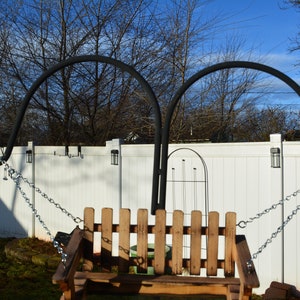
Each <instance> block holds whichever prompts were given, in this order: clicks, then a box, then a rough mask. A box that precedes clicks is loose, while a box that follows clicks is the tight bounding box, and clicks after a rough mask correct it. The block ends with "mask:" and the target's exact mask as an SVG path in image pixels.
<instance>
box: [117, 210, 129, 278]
mask: <svg viewBox="0 0 300 300" xmlns="http://www.w3.org/2000/svg"><path fill="white" fill-rule="evenodd" d="M119 222H120V231H119V272H121V273H126V272H128V271H129V254H130V210H129V209H125V208H122V209H120V221H119Z"/></svg>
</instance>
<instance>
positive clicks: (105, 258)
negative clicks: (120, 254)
mask: <svg viewBox="0 0 300 300" xmlns="http://www.w3.org/2000/svg"><path fill="white" fill-rule="evenodd" d="M112 221H113V210H112V209H111V208H103V209H102V232H101V265H102V267H103V268H104V269H107V270H109V271H111V257H112Z"/></svg>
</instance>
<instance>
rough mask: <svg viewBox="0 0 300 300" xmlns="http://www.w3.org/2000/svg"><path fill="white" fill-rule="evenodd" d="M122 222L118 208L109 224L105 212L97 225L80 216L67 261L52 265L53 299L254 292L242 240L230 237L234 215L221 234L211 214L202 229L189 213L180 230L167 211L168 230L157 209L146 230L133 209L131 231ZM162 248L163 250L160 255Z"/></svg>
mask: <svg viewBox="0 0 300 300" xmlns="http://www.w3.org/2000/svg"><path fill="white" fill-rule="evenodd" d="M130 220H131V211H130V210H129V209H121V210H120V212H119V222H118V224H115V223H114V222H113V210H112V209H110V208H104V209H102V214H101V223H95V222H94V209H93V208H86V209H85V211H84V229H83V230H81V229H79V228H76V229H75V230H74V232H73V234H72V237H71V240H70V242H69V244H68V246H67V248H66V250H65V251H66V253H67V255H68V259H67V262H66V264H65V265H63V264H62V263H60V265H59V266H58V268H57V270H56V273H55V274H54V275H53V283H55V284H59V285H60V288H61V290H62V291H63V296H62V298H61V299H81V298H84V297H85V295H86V294H88V293H89V292H92V293H95V292H96V293H100V294H150V295H201V294H202V295H203V294H207V295H224V296H226V297H227V299H243V300H245V299H249V297H250V296H251V295H252V288H254V287H258V286H259V281H258V278H257V275H256V271H255V268H254V265H253V263H252V262H251V260H250V259H251V255H250V252H249V248H248V245H247V242H246V239H245V237H244V236H243V235H236V214H235V213H233V212H228V213H226V216H225V226H223V227H222V226H221V227H220V226H219V214H218V213H217V212H210V213H209V216H208V226H202V213H201V212H200V211H192V212H191V215H190V225H188V226H187V225H184V224H185V223H184V214H183V212H182V211H179V210H176V211H174V212H173V216H172V224H171V225H168V224H167V221H166V220H167V217H166V211H165V210H157V211H156V216H155V224H151V225H149V224H148V211H147V210H146V209H139V210H138V212H137V222H136V223H135V224H131V222H130ZM96 232H100V233H101V242H100V243H101V245H100V249H101V251H100V255H99V256H96V255H95V254H94V253H93V252H94V234H95V233H96ZM116 234H117V235H118V236H117V237H116ZM132 240H134V241H135V242H136V253H134V255H133V254H132V253H131V252H132V249H133V248H131V246H133V245H132V244H131V243H132V242H131V241H132ZM149 241H153V243H154V255H153V253H152V254H151V255H149V249H148V246H149ZM114 243H116V245H114ZM166 245H167V247H166ZM168 247H169V248H168ZM187 247H188V248H189V250H188V251H187V250H186V248H187ZM203 248H205V249H204V250H203ZM116 249H117V252H118V255H116V256H114V255H113V253H114V252H115V251H116ZM166 249H170V251H169V252H168V253H167V254H166ZM221 250H222V251H221ZM236 269H237V271H238V272H236ZM236 273H238V276H235V274H236ZM148 274H151V275H148Z"/></svg>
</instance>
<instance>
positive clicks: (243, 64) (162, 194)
mask: <svg viewBox="0 0 300 300" xmlns="http://www.w3.org/2000/svg"><path fill="white" fill-rule="evenodd" d="M230 68H246V69H254V70H258V71H262V72H265V73H269V74H271V75H273V76H275V77H277V78H279V79H281V80H282V81H283V82H285V83H286V84H287V85H289V86H290V87H291V88H292V89H293V90H294V91H295V92H296V93H297V94H298V95H299V96H300V86H299V85H298V84H297V83H296V82H295V81H294V80H292V79H291V78H290V77H288V76H287V75H285V74H284V73H282V72H280V71H278V70H276V69H274V68H271V67H269V66H266V65H263V64H259V63H255V62H249V61H228V62H223V63H218V64H215V65H213V66H209V67H207V68H205V69H203V70H201V71H199V72H198V73H196V74H194V75H193V76H192V77H190V78H189V79H188V80H187V81H186V82H185V83H184V84H183V85H182V86H181V87H180V88H179V89H178V90H177V92H176V94H175V95H174V97H173V99H172V100H171V102H170V104H169V106H168V109H167V113H166V120H165V125H164V128H163V132H162V154H161V181H160V191H159V199H157V201H156V202H155V203H154V202H152V213H154V212H155V210H156V209H158V208H162V209H164V208H165V204H166V184H167V166H168V147H169V133H170V126H171V119H172V116H173V113H174V110H175V108H176V105H177V104H178V102H179V100H180V98H181V97H182V96H183V94H184V93H185V92H186V90H187V89H188V88H189V87H190V86H191V85H192V84H194V83H195V82H196V81H198V80H199V79H201V78H202V77H204V76H206V75H208V74H211V73H213V72H216V71H219V70H223V69H230Z"/></svg>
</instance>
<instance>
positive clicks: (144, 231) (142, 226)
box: [137, 209, 148, 273]
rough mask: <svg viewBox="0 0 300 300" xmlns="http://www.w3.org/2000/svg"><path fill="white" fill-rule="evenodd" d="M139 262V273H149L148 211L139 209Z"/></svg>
mask: <svg viewBox="0 0 300 300" xmlns="http://www.w3.org/2000/svg"><path fill="white" fill-rule="evenodd" d="M137 218H138V219H137V225H138V232H137V262H138V267H137V270H138V273H147V267H148V210H147V209H139V210H138V214H137Z"/></svg>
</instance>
